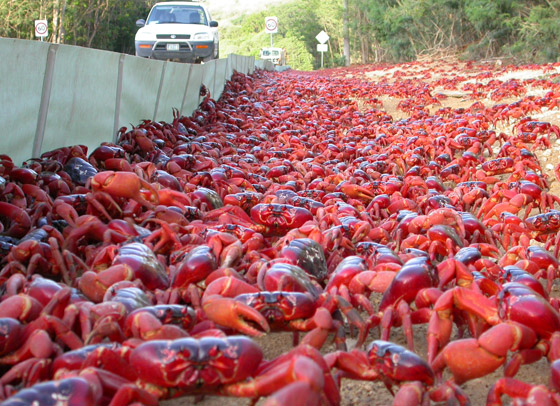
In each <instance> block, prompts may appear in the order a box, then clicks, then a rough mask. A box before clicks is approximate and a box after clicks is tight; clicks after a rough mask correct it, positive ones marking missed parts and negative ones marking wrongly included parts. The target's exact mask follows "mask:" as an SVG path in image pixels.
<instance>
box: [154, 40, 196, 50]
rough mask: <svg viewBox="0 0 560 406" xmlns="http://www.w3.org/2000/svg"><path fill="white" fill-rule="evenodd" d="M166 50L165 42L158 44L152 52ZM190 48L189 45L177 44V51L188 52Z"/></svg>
mask: <svg viewBox="0 0 560 406" xmlns="http://www.w3.org/2000/svg"><path fill="white" fill-rule="evenodd" d="M166 50H167V43H165V42H160V43H158V44H157V45H156V46H155V48H154V51H166ZM190 50H191V47H190V46H189V44H187V43H184V42H183V43H179V51H190Z"/></svg>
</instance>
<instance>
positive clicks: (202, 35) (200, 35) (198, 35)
mask: <svg viewBox="0 0 560 406" xmlns="http://www.w3.org/2000/svg"><path fill="white" fill-rule="evenodd" d="M193 39H198V40H209V39H210V34H208V33H207V32H197V33H196V34H194V35H193Z"/></svg>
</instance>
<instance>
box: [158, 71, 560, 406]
mask: <svg viewBox="0 0 560 406" xmlns="http://www.w3.org/2000/svg"><path fill="white" fill-rule="evenodd" d="M488 71H489V72H492V75H489V79H488V80H490V79H498V80H504V81H505V80H509V79H518V80H519V81H521V82H523V81H524V80H529V79H534V78H543V77H551V76H552V75H557V72H556V70H554V71H551V70H550V69H549V70H547V71H544V70H543V69H541V68H540V67H534V68H531V69H523V70H518V69H511V70H508V69H507V68H502V67H501V66H497V65H489V66H488ZM361 72H362V74H363V75H364V77H366V78H367V79H369V80H372V81H376V80H389V81H391V82H392V83H395V82H397V81H399V80H406V79H411V78H416V79H418V78H422V79H423V80H425V81H426V82H427V83H434V81H436V80H439V79H442V78H450V77H460V78H462V80H460V81H459V82H458V83H457V85H456V87H455V88H444V87H438V86H436V87H434V88H433V90H432V94H436V93H440V94H442V95H445V96H446V97H444V98H442V99H441V100H440V103H441V104H440V105H433V106H429V109H430V112H431V113H435V112H436V111H437V110H438V109H440V108H442V107H451V108H453V109H455V108H468V107H469V106H471V105H472V104H473V103H474V102H475V101H476V100H473V99H471V98H470V97H469V94H468V92H466V91H463V90H461V87H462V84H464V83H467V82H469V81H474V79H473V77H474V76H476V75H478V74H480V72H481V69H480V68H477V69H475V68H473V67H470V66H469V65H468V64H464V63H458V62H456V61H452V63H447V64H446V63H440V62H435V61H434V62H429V61H428V62H423V63H413V64H403V65H399V66H394V67H385V68H383V69H381V68H372V69H371V70H368V69H367V68H366V67H364V69H363V70H362V71H361ZM397 73H398V75H397ZM356 74H358V73H352V75H356ZM279 78H281V74H279ZM477 80H478V81H481V79H477ZM526 86H527V94H535V95H542V94H544V92H545V90H543V89H542V88H539V87H538V86H532V85H529V84H527V85H526ZM489 96H490V95H489V94H488V95H486V96H485V97H481V98H478V99H477V100H480V101H481V102H482V103H484V104H485V105H487V106H489V105H491V104H493V103H506V104H507V103H512V102H514V101H516V100H518V98H509V99H503V100H500V101H499V102H495V101H492V100H491V99H490V97H489ZM379 100H380V101H381V103H382V107H378V108H381V109H383V110H385V111H386V112H387V113H389V114H390V115H391V116H392V117H393V119H394V120H395V121H396V120H400V119H403V118H407V117H408V115H407V114H406V113H405V112H403V111H401V110H399V109H398V104H399V102H400V101H401V100H400V99H398V98H394V97H389V96H382V97H380V98H379ZM531 117H532V118H533V119H535V120H539V121H548V122H550V123H552V124H556V125H560V111H559V110H558V109H554V110H550V111H547V110H546V109H544V110H543V111H542V112H541V113H538V114H533V115H531ZM514 124H515V123H514V122H511V123H510V124H509V125H501V126H499V127H498V128H496V130H497V131H503V132H505V133H506V134H512V130H513V125H514ZM535 153H536V155H537V156H538V158H539V160H540V162H541V166H542V168H543V170H544V171H545V173H546V174H547V175H548V180H549V182H550V186H551V187H550V193H552V194H555V195H560V184H559V182H558V181H557V180H556V179H555V176H554V173H553V167H554V165H557V164H558V162H559V161H560V158H559V157H560V140H557V139H556V138H555V137H552V146H551V148H549V149H546V150H542V149H538V150H537V151H536V152H535ZM552 294H553V296H556V297H560V292H559V286H557V285H555V286H554V287H553V292H552ZM414 333H415V334H414V340H415V345H416V348H415V351H416V352H417V353H418V354H420V355H421V356H423V357H425V355H426V326H414ZM377 338H379V334H378V332H377V331H372V332H371V333H370V337H369V338H368V341H367V342H369V341H372V340H374V339H377ZM391 341H394V342H395V343H398V344H403V345H406V342H405V340H404V335H403V333H402V329H401V328H396V329H394V330H393V332H392V335H391ZM257 342H258V343H259V344H260V345H261V346H262V348H263V350H264V352H265V355H266V357H267V358H268V359H271V358H273V357H275V356H276V355H279V354H281V353H283V352H285V351H287V350H289V349H290V348H291V347H292V335H291V333H274V334H270V335H268V336H266V337H264V338H260V339H257ZM349 344H350V347H352V340H349ZM332 350H333V347H332V346H330V347H326V348H324V351H325V352H329V351H332ZM549 370H550V369H549V367H548V362H547V361H546V360H541V361H539V362H536V363H534V364H531V365H524V366H523V367H522V368H521V370H520V372H519V373H518V375H517V376H516V378H517V379H519V380H522V381H525V382H529V383H533V384H547V383H548V379H549V376H548V374H549ZM502 376H503V370H502V368H499V369H498V370H497V371H495V372H494V373H493V374H490V375H488V376H486V377H484V378H480V379H476V380H473V381H470V382H468V383H467V384H464V385H463V386H462V388H463V389H464V390H465V392H466V393H467V395H468V396H469V398H470V400H471V402H472V405H484V404H485V403H486V396H487V393H488V389H489V388H490V386H491V385H492V384H493V383H494V382H495V381H496V380H497V379H499V378H500V377H502ZM340 390H341V395H342V406H354V405H370V406H381V405H390V404H392V402H393V396H392V395H391V394H390V393H389V391H388V390H387V389H386V388H385V386H384V385H383V383H381V382H362V381H350V380H343V382H342V385H341V388H340ZM504 399H505V398H504ZM262 403H263V400H261V401H260V402H259V403H258V405H261V404H262ZM161 404H162V405H164V406H179V405H194V404H196V405H198V406H237V405H249V404H250V401H249V400H246V399H230V398H220V397H212V396H207V397H205V398H204V399H203V400H202V401H199V400H197V399H194V397H185V398H180V399H175V400H169V401H165V402H162V403H161ZM504 404H507V401H506V402H504Z"/></svg>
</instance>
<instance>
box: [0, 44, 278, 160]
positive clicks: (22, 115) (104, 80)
mask: <svg viewBox="0 0 560 406" xmlns="http://www.w3.org/2000/svg"><path fill="white" fill-rule="evenodd" d="M0 58H1V61H0V122H1V123H2V124H1V125H0V128H1V129H2V136H1V137H0V154H7V155H9V156H10V157H11V158H12V159H13V161H14V163H15V164H16V165H18V166H19V165H21V163H22V162H23V161H25V160H27V159H29V158H32V157H39V156H40V155H41V154H42V153H43V152H46V151H50V150H52V149H55V148H60V147H64V146H70V145H76V144H83V145H86V146H87V147H88V148H89V152H91V151H93V149H95V148H96V147H97V146H99V144H100V143H102V142H105V141H114V140H115V138H116V134H117V131H118V129H119V128H120V127H123V126H126V127H128V128H129V129H130V128H131V126H133V125H137V124H139V123H140V122H141V121H142V120H144V119H147V120H157V121H171V120H172V119H173V109H177V110H178V111H179V112H180V113H181V114H182V115H186V116H190V115H191V114H192V113H193V112H194V110H195V109H196V108H197V107H198V105H199V103H200V101H201V99H200V96H199V93H200V86H201V85H202V84H204V86H206V88H207V89H208V90H210V92H211V95H212V98H213V99H216V100H217V99H218V98H219V97H220V95H221V94H222V91H223V89H224V86H225V84H226V82H227V81H228V80H229V79H230V78H231V76H232V74H233V72H234V71H237V72H241V73H245V74H251V73H253V72H254V70H255V69H257V68H258V69H267V68H270V67H268V66H266V65H265V64H261V63H260V62H264V61H258V62H256V61H255V59H254V58H253V57H246V56H240V55H233V54H232V55H229V56H228V57H227V58H224V59H218V60H215V61H211V62H209V63H205V64H202V65H196V64H182V63H175V62H164V61H155V60H148V59H142V58H138V57H135V56H131V55H125V54H118V53H114V52H107V51H100V50H95V49H89V48H82V47H76V46H71V45H59V44H50V43H46V42H40V41H28V40H17V39H10V38H0Z"/></svg>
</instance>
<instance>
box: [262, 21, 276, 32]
mask: <svg viewBox="0 0 560 406" xmlns="http://www.w3.org/2000/svg"><path fill="white" fill-rule="evenodd" d="M264 29H265V31H266V32H268V33H270V34H276V33H277V32H278V17H265V18H264Z"/></svg>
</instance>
